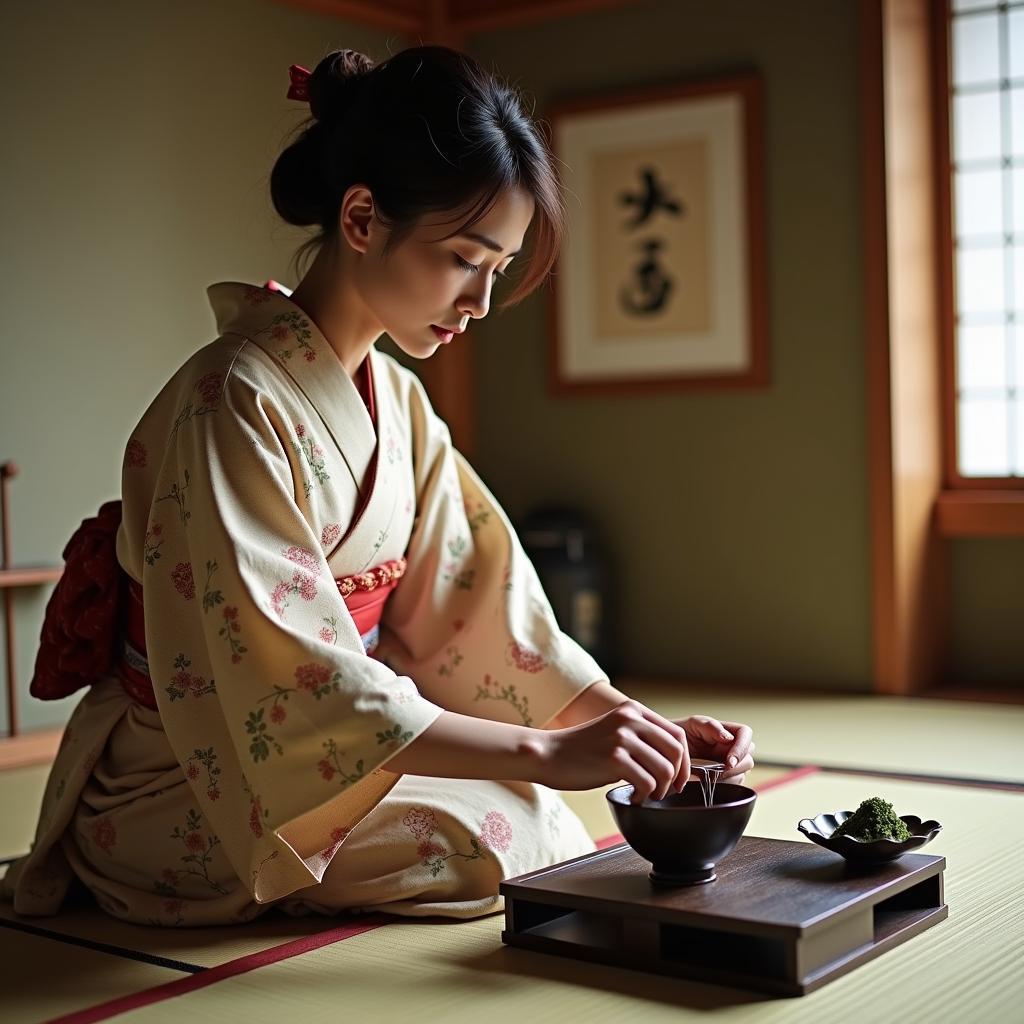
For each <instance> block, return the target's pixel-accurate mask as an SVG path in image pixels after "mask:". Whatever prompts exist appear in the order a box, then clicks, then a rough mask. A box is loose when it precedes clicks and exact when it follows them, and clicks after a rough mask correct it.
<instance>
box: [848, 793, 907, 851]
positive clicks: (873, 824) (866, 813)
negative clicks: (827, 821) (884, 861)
mask: <svg viewBox="0 0 1024 1024" xmlns="http://www.w3.org/2000/svg"><path fill="white" fill-rule="evenodd" d="M839 836H850V837H851V838H852V839H859V840H861V841H862V842H865V843H870V842H873V841H874V840H876V839H893V840H895V841H896V842H900V841H901V840H903V839H909V838H910V832H909V831H907V826H906V824H905V823H904V822H903V821H902V820H901V818H900V816H899V815H898V814H897V813H896V812H895V811H894V810H893V809H892V804H891V803H889V801H888V800H883V799H882V798H881V797H880V796H871V797H868V799H867V800H863V801H861V805H860V807H858V808H857V810H856V811H854V812H853V814H851V815H850V817H848V818H847V819H846V821H844V822H843V823H842V824H841V825H840V826H839V827H838V828H837V829H836V830H835V832H833V833H832V838H833V839H835V838H837V837H839Z"/></svg>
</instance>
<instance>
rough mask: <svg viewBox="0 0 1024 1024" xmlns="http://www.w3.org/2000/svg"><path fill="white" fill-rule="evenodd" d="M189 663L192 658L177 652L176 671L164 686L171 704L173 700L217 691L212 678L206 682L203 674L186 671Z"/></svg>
mask: <svg viewBox="0 0 1024 1024" xmlns="http://www.w3.org/2000/svg"><path fill="white" fill-rule="evenodd" d="M191 664H192V660H191V659H190V658H186V657H185V655H184V654H179V655H178V656H177V657H176V658H175V659H174V667H175V668H176V669H177V671H176V672H175V673H174V675H173V676H171V681H170V683H169V684H168V685H167V686H166V687H164V689H165V690H166V691H167V695H168V696H169V697H170V698H171V703H172V704H173V703H174V701H176V700H184V699H185V698H186V697H202V696H203V695H204V694H207V693H216V692H217V687H216V685H215V684H214V681H213V680H212V679H211V680H210V681H209V682H207V681H206V680H205V679H204V678H203V676H200V675H193V674H192V673H191V672H189V671H188V667H189V665H191Z"/></svg>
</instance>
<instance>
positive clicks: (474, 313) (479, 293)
mask: <svg viewBox="0 0 1024 1024" xmlns="http://www.w3.org/2000/svg"><path fill="white" fill-rule="evenodd" d="M458 305H459V312H461V313H463V314H469V316H471V317H475V318H476V319H478V320H479V319H480V318H481V317H484V316H487V311H488V310H489V309H490V308H491V286H490V284H485V285H481V287H480V288H479V289H477V290H476V291H475V292H467V293H466V294H465V295H463V296H462V298H461V299H460V300H459V304H458Z"/></svg>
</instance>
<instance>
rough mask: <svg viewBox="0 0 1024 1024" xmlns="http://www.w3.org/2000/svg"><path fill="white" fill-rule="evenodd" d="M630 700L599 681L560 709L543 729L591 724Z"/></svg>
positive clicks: (603, 680)
mask: <svg viewBox="0 0 1024 1024" xmlns="http://www.w3.org/2000/svg"><path fill="white" fill-rule="evenodd" d="M630 699H631V698H629V697H628V696H627V695H626V694H624V693H623V692H622V691H621V690H616V689H615V687H614V686H612V684H611V683H609V682H608V680H607V679H600V680H598V681H597V682H596V683H593V684H592V685H590V686H588V687H587V688H586V689H585V690H584V691H583V692H582V693H580V694H579V695H578V696H577V697H576V699H575V700H574V701H573V702H572V703H571V704H567V705H566V706H565V707H564V708H562V710H561V711H560V712H559V713H558V714H557V715H556V716H555V717H554V718H553V719H551V721H550V722H548V723H547V725H545V726H544V728H545V729H568V728H570V727H571V726H573V725H582V724H583V723H584V722H592V721H593V720H594V719H595V718H600V717H601V716H602V715H606V714H608V712H609V711H611V709H612V708H614V707H618V705H619V704H622V703H624V702H625V701H627V700H630Z"/></svg>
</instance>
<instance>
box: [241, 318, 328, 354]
mask: <svg viewBox="0 0 1024 1024" xmlns="http://www.w3.org/2000/svg"><path fill="white" fill-rule="evenodd" d="M255 334H256V336H257V337H258V336H259V335H261V334H269V335H270V336H271V337H272V338H273V339H274V340H275V341H282V342H283V341H287V339H288V338H289V336H291V337H292V338H293V339H294V341H295V348H280V349H278V350H277V355H278V358H280V359H281V360H283V361H284V362H287V361H288V360H289V359H291V357H292V356H293V355H294V353H295V351H296V349H297V350H298V351H300V352H301V353H302V355H303V357H304V358H305V360H306V362H307V363H311V362H313V360H314V359H316V349H315V348H313V346H312V345H311V344H310V341H309V339H310V338H311V337H312V336H313V332H312V331H311V330H310V327H309V321H308V320H307V319H306V318H305V317H304V316H302V314H301V313H296V312H288V313H278V314H277V316H275V317H274V319H273V320H271V321H270V323H269V324H268V325H267V326H266V327H263V328H261V329H260V330H258V331H256V332H255Z"/></svg>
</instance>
